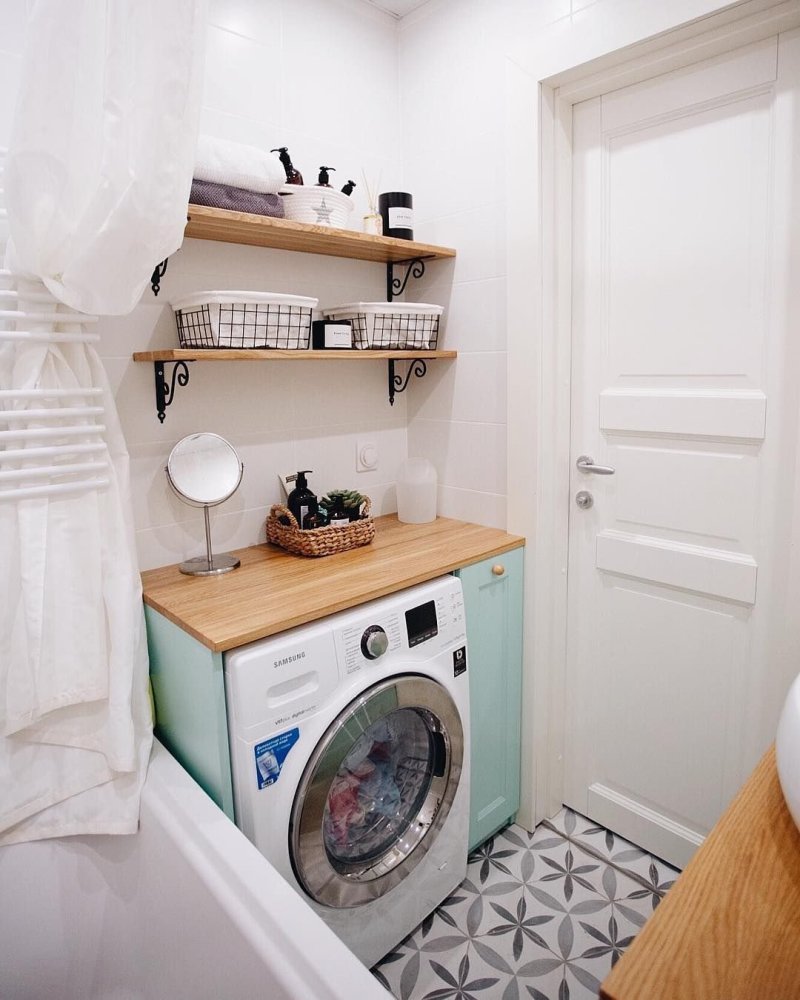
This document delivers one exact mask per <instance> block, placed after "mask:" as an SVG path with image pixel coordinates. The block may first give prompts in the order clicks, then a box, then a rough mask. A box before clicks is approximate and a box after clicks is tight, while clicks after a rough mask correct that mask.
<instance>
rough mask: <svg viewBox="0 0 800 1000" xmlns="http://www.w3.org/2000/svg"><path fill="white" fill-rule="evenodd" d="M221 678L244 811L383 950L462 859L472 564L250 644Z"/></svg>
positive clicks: (446, 890)
mask: <svg viewBox="0 0 800 1000" xmlns="http://www.w3.org/2000/svg"><path fill="white" fill-rule="evenodd" d="M225 686H226V693H227V702H228V726H229V732H230V744H231V762H232V768H233V789H234V803H235V810H236V822H237V824H238V825H239V827H240V828H241V829H242V831H243V832H244V833H245V834H246V835H247V836H248V837H249V838H250V840H252V841H253V843H254V844H255V845H256V847H257V848H258V849H259V850H260V851H261V853H262V854H264V855H265V857H266V858H268V860H269V861H270V862H271V863H272V864H273V865H274V867H275V868H277V870H278V871H279V872H280V873H281V874H282V875H283V876H284V878H285V879H286V880H287V881H288V882H289V884H290V885H292V886H293V887H294V888H295V889H296V890H297V891H298V892H299V893H300V894H301V895H303V896H304V897H305V899H306V900H307V901H308V903H309V905H310V906H312V907H313V908H314V909H315V910H316V911H317V912H318V913H319V914H320V915H321V916H322V917H323V919H324V920H325V921H326V922H327V923H328V925H329V926H330V927H331V928H332V930H333V931H334V932H335V933H336V934H338V935H339V937H340V938H341V939H342V940H343V941H344V942H345V944H346V945H348V947H349V948H350V949H351V950H352V951H353V952H354V953H355V954H356V955H357V956H358V957H359V958H360V959H361V960H362V961H363V962H364V963H365V964H366V965H368V966H371V965H373V964H374V963H375V962H377V961H378V959H380V958H382V957H383V955H385V954H386V953H387V952H388V951H390V950H391V949H392V948H393V947H394V946H395V945H397V944H398V943H399V942H400V941H402V940H403V938H404V937H406V936H407V935H408V934H409V933H410V932H411V931H412V930H413V929H414V927H415V926H416V925H417V924H418V923H420V921H421V920H423V919H424V917H425V916H427V914H428V913H430V912H431V911H432V910H434V909H435V908H436V907H437V906H438V905H439V903H440V902H441V901H442V900H443V899H445V898H446V897H447V896H448V895H449V894H450V893H451V892H452V891H453V890H454V889H455V888H456V886H457V885H458V884H459V883H460V882H461V881H462V879H463V878H464V876H465V874H466V862H467V836H468V827H469V680H468V674H467V639H466V628H465V622H464V601H463V596H462V593H461V582H460V580H458V579H456V578H455V577H451V576H448V577H442V578H441V579H439V580H434V581H432V582H431V583H426V584H421V585H420V586H417V587H413V588H410V589H409V590H404V591H402V592H400V593H398V594H393V595H392V596H390V597H385V598H382V599H379V600H376V601H371V602H370V603H369V604H362V605H360V606H359V607H358V608H354V609H353V610H351V611H344V612H340V613H339V614H336V615H331V616H330V617H328V618H326V619H324V620H322V621H321V622H315V623H313V624H311V625H303V626H299V627H298V628H295V629H292V630H290V631H288V632H282V633H280V634H279V635H276V636H274V637H271V638H269V639H262V640H260V641H258V642H254V643H251V644H250V645H248V646H243V647H242V648H241V649H237V650H236V651H234V652H232V653H230V654H228V655H227V656H226V658H225Z"/></svg>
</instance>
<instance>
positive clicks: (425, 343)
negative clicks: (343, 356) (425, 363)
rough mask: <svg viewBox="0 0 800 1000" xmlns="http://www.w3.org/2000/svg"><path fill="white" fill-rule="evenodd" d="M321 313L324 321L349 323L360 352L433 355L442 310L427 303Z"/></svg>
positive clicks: (353, 304)
mask: <svg viewBox="0 0 800 1000" xmlns="http://www.w3.org/2000/svg"><path fill="white" fill-rule="evenodd" d="M322 312H323V315H324V316H325V318H326V319H332V320H342V319H349V320H350V321H351V322H352V324H353V347H357V348H359V349H360V350H367V349H372V350H384V351H385V350H409V351H435V350H436V345H437V343H438V341H439V319H440V318H441V315H442V313H443V312H444V309H443V308H442V306H435V305H430V304H429V303H427V302H351V303H349V304H348V305H343V306H331V307H330V308H328V309H323V311H322Z"/></svg>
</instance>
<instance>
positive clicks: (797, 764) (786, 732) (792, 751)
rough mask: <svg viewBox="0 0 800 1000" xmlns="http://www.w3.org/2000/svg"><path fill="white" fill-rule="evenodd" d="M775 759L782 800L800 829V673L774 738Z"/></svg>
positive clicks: (787, 699)
mask: <svg viewBox="0 0 800 1000" xmlns="http://www.w3.org/2000/svg"><path fill="white" fill-rule="evenodd" d="M775 757H776V760H777V763H778V778H779V779H780V783H781V789H782V790H783V797H784V798H785V799H786V805H787V806H788V807H789V812H790V813H791V814H792V819H793V820H794V821H795V823H796V824H797V826H798V827H799V828H800V674H799V675H798V676H797V677H796V678H795V681H794V683H793V684H792V686H791V687H790V688H789V694H788V695H787V696H786V702H785V703H784V706H783V712H782V713H781V718H780V722H779V723H778V734H777V736H776V738H775Z"/></svg>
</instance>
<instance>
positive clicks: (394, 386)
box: [389, 358, 428, 406]
mask: <svg viewBox="0 0 800 1000" xmlns="http://www.w3.org/2000/svg"><path fill="white" fill-rule="evenodd" d="M410 360H411V364H410V365H409V366H408V371H407V372H406V374H405V378H403V376H402V375H397V374H395V370H394V358H390V359H389V405H390V406H394V397H395V395H396V394H397V393H398V392H405V391H406V389H407V388H408V383H409V382H410V381H411V376H412V375H416V376H417V378H423V377H424V375H425V373H426V372H427V371H428V366H427V365H426V364H425V362H424V361H423V360H422V358H413V359H410Z"/></svg>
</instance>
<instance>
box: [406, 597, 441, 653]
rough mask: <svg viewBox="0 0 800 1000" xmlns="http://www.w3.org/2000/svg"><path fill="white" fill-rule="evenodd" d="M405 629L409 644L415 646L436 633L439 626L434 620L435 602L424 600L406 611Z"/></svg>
mask: <svg viewBox="0 0 800 1000" xmlns="http://www.w3.org/2000/svg"><path fill="white" fill-rule="evenodd" d="M406 629H407V631H408V645H409V646H417V645H419V643H421V642H425V640H426V639H432V638H433V637H434V636H435V635H437V634H438V632H439V626H438V623H437V621H436V604H435V603H434V602H433V601H426V602H425V604H420V605H419V606H418V607H416V608H410V609H409V610H408V611H406Z"/></svg>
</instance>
